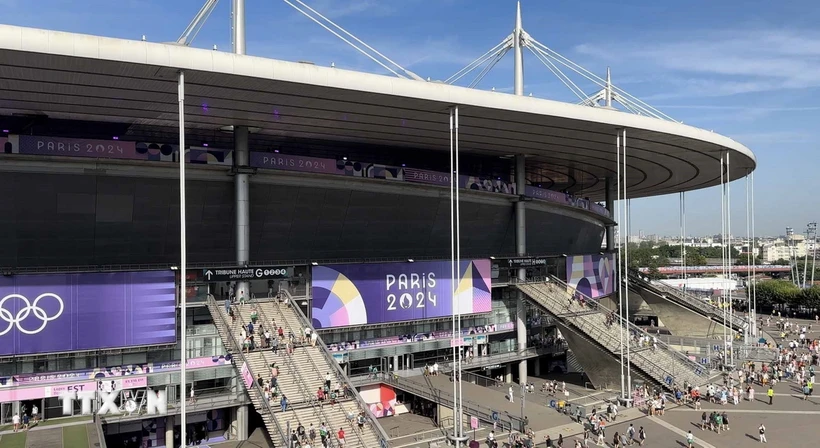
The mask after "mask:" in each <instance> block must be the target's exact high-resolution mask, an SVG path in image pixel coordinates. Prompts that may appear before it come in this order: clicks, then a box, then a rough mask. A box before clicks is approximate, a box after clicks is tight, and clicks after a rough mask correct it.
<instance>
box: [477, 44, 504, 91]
mask: <svg viewBox="0 0 820 448" xmlns="http://www.w3.org/2000/svg"><path fill="white" fill-rule="evenodd" d="M508 51H510V49H509V48H505V49H504V50H503V51H501V52H499V53H498V54H497V55H496V57H495V59H493V61H492V62H490V63H489V64H487V66H486V67H484V69H483V70H481V72H480V73H479V74H478V76H476V77H475V79H473V82H471V83H470V85H469V86H467V87H468V88H470V89H472V88H474V87H475V86H477V85H478V83H480V82H481V80H482V79H484V77H485V76H487V73H489V72H490V70H492V69H493V67H495V65H496V64H498V62H499V61H500V60H502V59H504V56H505V55H506V54H507V52H508Z"/></svg>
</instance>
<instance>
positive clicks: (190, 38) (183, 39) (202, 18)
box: [176, 0, 219, 47]
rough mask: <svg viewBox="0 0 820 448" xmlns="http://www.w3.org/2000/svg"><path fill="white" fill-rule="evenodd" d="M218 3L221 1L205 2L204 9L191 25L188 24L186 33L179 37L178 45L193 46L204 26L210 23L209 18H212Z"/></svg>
mask: <svg viewBox="0 0 820 448" xmlns="http://www.w3.org/2000/svg"><path fill="white" fill-rule="evenodd" d="M217 3H219V0H206V1H205V4H204V5H202V8H201V9H200V10H199V12H198V13H196V15H195V16H194V18H193V20H191V23H189V24H188V26H187V27H186V28H185V31H183V32H182V34H181V35H180V36H179V39H177V41H176V43H177V44H178V45H184V46H186V47H190V46H191V44H192V43H193V42H194V39H196V36H197V35H198V34H199V32H200V31H201V30H202V26H203V25H205V22H207V21H208V17H210V16H211V13H212V12H214V8H216V4H217Z"/></svg>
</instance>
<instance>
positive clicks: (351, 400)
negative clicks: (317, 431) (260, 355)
mask: <svg viewBox="0 0 820 448" xmlns="http://www.w3.org/2000/svg"><path fill="white" fill-rule="evenodd" d="M289 303H290V304H291V305H290V306H289V305H287V304H284V303H279V302H278V301H275V300H271V301H266V302H259V301H256V302H253V305H254V306H256V307H257V311H258V312H259V315H260V319H264V320H265V322H271V323H272V322H275V323H276V326H277V327H282V329H283V330H284V333H285V335H288V334H289V333H290V332H292V333H293V334H294V335H296V339H297V340H298V339H299V336H300V335H301V336H304V334H305V332H304V330H305V328H310V329H311V331H313V327H312V326H310V325H309V324H308V323H307V318H306V317H305V316H304V314H303V313H302V312H301V310H300V309H299V308H298V305H296V304H294V302H293V300H289ZM279 351H280V355H279V356H278V358H282V357H285V358H286V359H287V361H288V362H289V363H290V365H292V366H295V367H293V371H294V374H293V375H292V376H293V379H294V381H296V382H298V383H299V386H298V387H299V388H300V390H301V391H302V392H303V394H304V396H305V397H306V399H307V401H308V402H310V403H312V404H313V408H314V410H315V412H314V415H313V417H312V418H313V420H312V421H313V425H314V427H318V426H319V425H320V424H321V423H322V422H324V423H326V424H327V425H328V427H330V428H333V432H334V437H335V433H336V432H337V431H338V430H339V428H342V427H344V428H345V433H346V434H347V437H346V439H347V440H346V444H345V446H346V447H359V446H360V447H361V448H371V447H372V448H378V447H380V446H381V440H384V441H385V442H386V441H387V440H388V438H387V435H386V434H385V433H384V430H383V429H382V428H381V426H380V425H379V424H378V422H377V421H376V418H375V417H374V416H373V414H372V413H371V412H370V411H369V406H367V405H366V404H365V403H364V400H363V399H362V398H361V396H359V394H358V392H357V391H356V389H355V387H353V385H352V384H351V383H350V381H349V379H348V378H347V377H346V376H345V375H344V373H343V371H342V370H341V368H340V367H339V365H338V363H337V362H336V360H335V359H333V357H332V355H331V354H330V352H329V351H328V350H327V347H326V346H325V344H324V342H323V341H322V340H321V337H320V338H319V339H318V340H317V341H316V345H315V346H314V345H312V344H311V343H310V342H306V343H304V344H297V346H296V348H295V349H294V351H293V353H292V354H291V355H286V354H284V351H283V350H282V346H281V345H280V350H279ZM265 352H266V353H265V356H266V357H267V358H266V359H268V360H269V361H270V362H273V361H275V360H276V359H275V358H276V357H275V356H274V355H273V353H272V352H271V351H270V350H266V351H265ZM328 374H330V376H331V386H332V389H335V387H336V386H337V385H338V386H339V390H340V392H341V393H340V394H339V395H340V396H338V397H337V400H336V404H334V405H331V404H329V402H327V401H326V402H325V403H319V402H318V401H317V400H316V398H315V397H316V392H317V391H318V389H319V388H320V387H322V385H323V384H324V383H325V379H326V376H327V375H328ZM280 376H281V375H280ZM345 386H346V390H347V393H345V392H344V390H345ZM362 411H363V412H365V416H366V417H367V423H366V424H365V426H364V429H363V430H362V431H359V430H358V425H356V423H355V420H354V417H355V416H356V415H357V414H358V413H359V412H362ZM295 412H296V413H297V416H298V417H299V418H300V419H302V418H309V416H308V412H307V411H306V410H301V409H297V410H296V411H295ZM304 426H305V427H306V428H307V427H308V425H304Z"/></svg>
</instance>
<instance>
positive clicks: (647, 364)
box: [523, 283, 694, 387]
mask: <svg viewBox="0 0 820 448" xmlns="http://www.w3.org/2000/svg"><path fill="white" fill-rule="evenodd" d="M523 286H531V287H533V288H534V289H535V293H536V294H537V295H539V296H548V294H549V293H546V292H544V291H542V290H541V289H540V288H539V286H547V287H549V286H550V284H549V283H535V284H531V285H526V284H524V285H523ZM550 291H553V290H550ZM563 294H566V291H563ZM528 295H530V297H531V298H532V299H533V300H536V301H539V300H559V299H555V298H550V299H548V298H542V299H539V298H537V297H533V296H532V294H528ZM567 298H568V297H567ZM573 300H574V299H573ZM542 306H545V305H542ZM564 320H567V321H569V322H570V323H571V324H572V325H573V326H575V327H577V328H579V329H580V330H582V331H583V332H584V333H586V334H587V335H588V336H589V337H590V338H592V339H593V340H595V341H597V342H598V343H599V344H601V345H603V346H604V347H605V348H607V349H608V350H610V351H612V352H613V353H616V354H617V353H619V351H618V347H620V346H621V341H620V338H618V337H615V336H614V335H613V334H612V333H611V332H610V329H609V328H606V327H603V326H601V325H598V324H597V323H594V322H591V321H590V320H589V319H583V318H581V317H579V316H567V317H564ZM634 356H635V357H636V358H638V359H640V360H641V364H642V365H641V366H640V368H641V370H643V371H644V372H646V373H647V374H649V375H650V376H651V377H653V378H655V379H656V380H657V379H658V378H662V380H660V381H661V382H663V383H666V384H667V385H668V386H670V387H671V384H669V381H668V380H667V378H671V379H672V380H673V381H674V380H675V379H676V378H677V377H678V376H679V375H678V373H676V372H674V371H673V370H670V368H668V367H664V366H661V365H659V364H658V363H657V362H655V361H653V360H652V359H650V358H649V357H647V356H646V355H645V354H644V353H643V352H641V351H636V352H634ZM672 367H674V366H672ZM686 372H687V373H688V372H689V371H688V370H687V371H686ZM693 374H694V373H693Z"/></svg>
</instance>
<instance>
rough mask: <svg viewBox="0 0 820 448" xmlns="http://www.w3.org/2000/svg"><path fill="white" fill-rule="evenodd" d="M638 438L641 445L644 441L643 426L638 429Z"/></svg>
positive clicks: (644, 432)
mask: <svg viewBox="0 0 820 448" xmlns="http://www.w3.org/2000/svg"><path fill="white" fill-rule="evenodd" d="M638 439H640V441H639V442H638V445H639V446H643V444H644V442H646V431H645V430H644V429H643V426H641V429H639V430H638Z"/></svg>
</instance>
